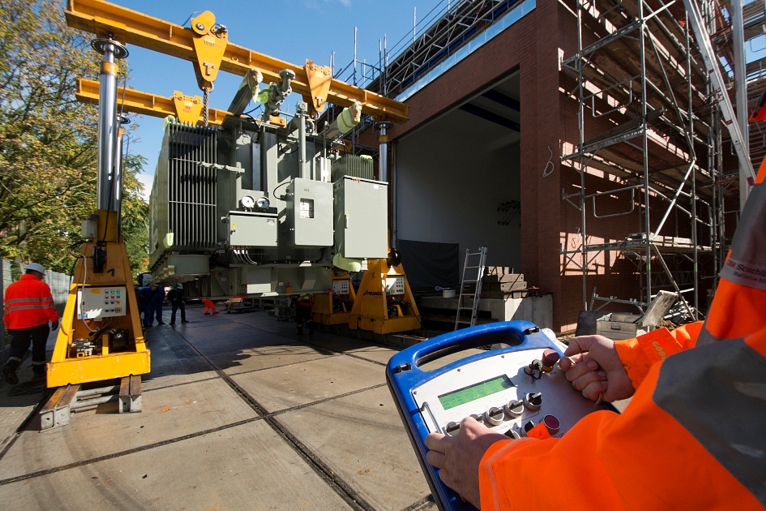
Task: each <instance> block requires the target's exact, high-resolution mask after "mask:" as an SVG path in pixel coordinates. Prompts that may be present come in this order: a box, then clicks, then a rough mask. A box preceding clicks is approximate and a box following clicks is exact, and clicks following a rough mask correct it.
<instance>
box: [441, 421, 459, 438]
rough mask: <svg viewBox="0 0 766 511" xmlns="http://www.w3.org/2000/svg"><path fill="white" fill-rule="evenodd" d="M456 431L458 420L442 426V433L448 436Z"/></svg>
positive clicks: (457, 429) (453, 434)
mask: <svg viewBox="0 0 766 511" xmlns="http://www.w3.org/2000/svg"><path fill="white" fill-rule="evenodd" d="M458 431H460V423H459V422H450V423H448V424H447V426H446V427H445V428H444V434H445V435H449V436H455V435H457V432H458Z"/></svg>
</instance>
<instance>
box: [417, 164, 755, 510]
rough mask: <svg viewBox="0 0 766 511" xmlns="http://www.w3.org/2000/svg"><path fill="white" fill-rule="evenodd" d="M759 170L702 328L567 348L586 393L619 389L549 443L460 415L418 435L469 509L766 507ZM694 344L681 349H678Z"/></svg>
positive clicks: (581, 341) (541, 435)
mask: <svg viewBox="0 0 766 511" xmlns="http://www.w3.org/2000/svg"><path fill="white" fill-rule="evenodd" d="M764 177H766V166H762V167H761V169H760V171H759V173H758V176H757V178H756V184H755V186H753V188H752V191H751V194H750V198H749V199H748V201H747V204H746V207H745V210H744V212H743V214H742V218H741V220H740V224H739V228H738V229H737V233H736V235H735V238H734V242H733V245H732V250H731V252H730V253H729V255H728V257H727V259H726V261H725V264H724V267H723V270H721V273H720V277H721V281H720V285H719V287H718V289H717V291H716V295H715V298H714V300H713V303H712V305H711V310H710V313H709V315H708V317H707V319H706V321H705V322H704V324H703V323H702V322H697V323H693V324H690V325H686V326H684V327H682V328H678V329H676V330H674V331H673V332H669V331H668V330H667V329H664V328H663V329H659V330H655V331H653V332H650V333H648V334H646V335H642V336H639V337H638V338H636V339H630V340H626V341H618V342H613V341H611V340H609V339H607V338H605V337H601V336H586V337H578V338H575V339H573V341H572V342H570V344H569V347H568V348H567V350H566V351H565V353H564V354H565V355H567V357H565V358H562V359H561V362H559V365H560V367H561V369H562V370H564V371H565V372H566V377H567V379H568V380H569V381H571V382H572V386H573V387H574V388H575V389H577V390H579V391H581V392H582V393H583V395H584V396H585V397H587V398H590V399H593V400H596V399H597V398H599V397H603V398H604V399H605V400H607V401H613V400H617V399H625V398H628V397H632V400H631V402H630V403H629V404H628V406H627V408H626V409H625V411H624V412H623V413H622V414H616V413H613V412H610V411H606V410H604V411H598V412H594V413H591V414H589V415H587V416H586V417H584V418H583V419H582V420H580V421H579V422H578V423H577V424H576V425H575V426H574V427H573V428H572V429H570V430H569V431H568V432H567V433H566V434H565V435H564V436H563V437H562V438H553V437H550V435H548V433H547V431H546V430H545V429H544V428H541V426H542V425H538V426H537V427H535V428H534V429H533V430H532V431H530V433H529V437H528V438H522V439H519V440H510V439H508V437H506V436H505V435H500V434H498V433H495V432H493V431H492V430H490V429H488V428H486V427H484V426H483V425H482V424H480V423H479V422H476V421H475V420H473V419H471V418H466V419H464V420H463V422H462V423H461V427H460V430H459V432H458V434H456V435H455V436H454V437H445V436H444V435H440V434H436V433H434V434H430V435H428V437H427V438H426V446H427V447H428V448H429V449H431V450H430V452H429V453H428V454H427V458H426V459H427V460H428V462H429V463H430V464H432V465H433V466H435V467H437V468H439V469H441V471H440V478H441V480H442V481H443V482H444V483H445V484H446V485H447V486H449V487H451V488H452V489H454V490H455V491H457V492H458V493H459V494H460V495H461V496H462V497H463V498H465V499H466V500H468V501H469V502H471V503H472V504H473V505H475V506H477V507H479V506H480V507H481V509H482V510H511V509H524V510H529V509H550V508H557V509H568V510H572V509H574V510H588V511H593V510H598V509H604V510H610V511H613V510H619V509H629V510H641V511H643V510H655V509H737V510H744V509H748V510H750V509H764V508H765V507H766V184H764ZM690 348H693V349H690Z"/></svg>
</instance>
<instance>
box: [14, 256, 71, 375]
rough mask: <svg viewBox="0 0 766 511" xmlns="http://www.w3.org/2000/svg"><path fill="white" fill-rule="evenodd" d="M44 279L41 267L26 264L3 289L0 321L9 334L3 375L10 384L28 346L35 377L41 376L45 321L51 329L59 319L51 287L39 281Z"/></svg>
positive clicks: (45, 329) (45, 332)
mask: <svg viewBox="0 0 766 511" xmlns="http://www.w3.org/2000/svg"><path fill="white" fill-rule="evenodd" d="M44 278H45V268H44V267H43V266H42V265H41V264H37V263H32V264H28V265H27V267H26V273H25V274H24V275H22V276H21V278H20V279H19V280H18V281H16V282H14V283H13V284H11V285H10V286H8V288H7V289H6V290H5V302H4V303H5V306H4V315H3V321H4V322H5V326H6V328H7V329H8V331H9V332H10V333H11V351H10V356H9V358H8V362H7V363H6V364H5V367H4V368H3V374H4V375H5V381H6V382H7V383H9V384H11V385H15V384H16V383H18V382H19V378H18V376H17V375H16V369H18V367H19V365H20V364H21V360H22V357H23V356H24V353H26V351H27V350H28V349H29V345H30V343H31V344H32V369H33V371H34V373H35V376H36V377H42V376H45V343H46V342H47V341H48V334H49V333H50V329H49V328H48V321H51V324H52V328H53V330H55V329H56V328H58V326H59V316H58V314H57V313H56V308H55V307H54V306H53V297H52V296H51V288H49V287H48V284H46V283H45V282H43V279H44Z"/></svg>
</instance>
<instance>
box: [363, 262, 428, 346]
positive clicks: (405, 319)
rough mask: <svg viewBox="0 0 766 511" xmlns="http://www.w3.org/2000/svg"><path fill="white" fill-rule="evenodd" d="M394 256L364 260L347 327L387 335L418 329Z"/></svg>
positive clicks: (410, 297)
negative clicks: (366, 263) (365, 264)
mask: <svg viewBox="0 0 766 511" xmlns="http://www.w3.org/2000/svg"><path fill="white" fill-rule="evenodd" d="M398 259H399V258H398V256H397V257H395V258H393V260H389V259H377V260H374V261H370V262H369V263H368V264H369V266H368V268H367V271H365V272H364V275H363V276H362V283H361V284H360V285H359V291H358V292H357V294H356V300H355V301H354V307H353V308H352V309H351V314H350V317H349V322H348V327H349V328H350V329H351V330H357V329H359V330H367V331H372V332H374V333H376V334H390V333H395V332H407V331H409V330H417V329H418V328H420V323H421V321H420V312H419V311H418V307H417V305H416V304H415V297H414V296H413V295H412V290H411V289H410V284H409V282H407V276H406V275H405V273H404V270H403V269H402V265H401V264H400V262H399V261H398ZM389 263H390V264H389Z"/></svg>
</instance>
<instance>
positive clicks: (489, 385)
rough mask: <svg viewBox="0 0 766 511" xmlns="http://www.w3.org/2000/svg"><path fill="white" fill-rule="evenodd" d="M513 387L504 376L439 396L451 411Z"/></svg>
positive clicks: (443, 404)
mask: <svg viewBox="0 0 766 511" xmlns="http://www.w3.org/2000/svg"><path fill="white" fill-rule="evenodd" d="M513 386H514V385H513V382H512V381H511V379H510V378H508V377H507V376H506V375H502V376H498V377H497V378H492V379H491V380H486V381H483V382H481V383H476V384H474V385H471V386H470V387H464V388H462V389H459V390H455V391H452V392H450V393H448V394H442V395H441V396H439V402H440V403H441V404H442V407H443V408H444V409H445V410H449V409H450V408H455V407H456V406H460V405H463V404H465V403H470V402H471V401H475V400H477V399H480V398H482V397H484V396H489V395H490V394H494V393H496V392H500V391H502V390H505V389H510V388H511V387H513Z"/></svg>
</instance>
